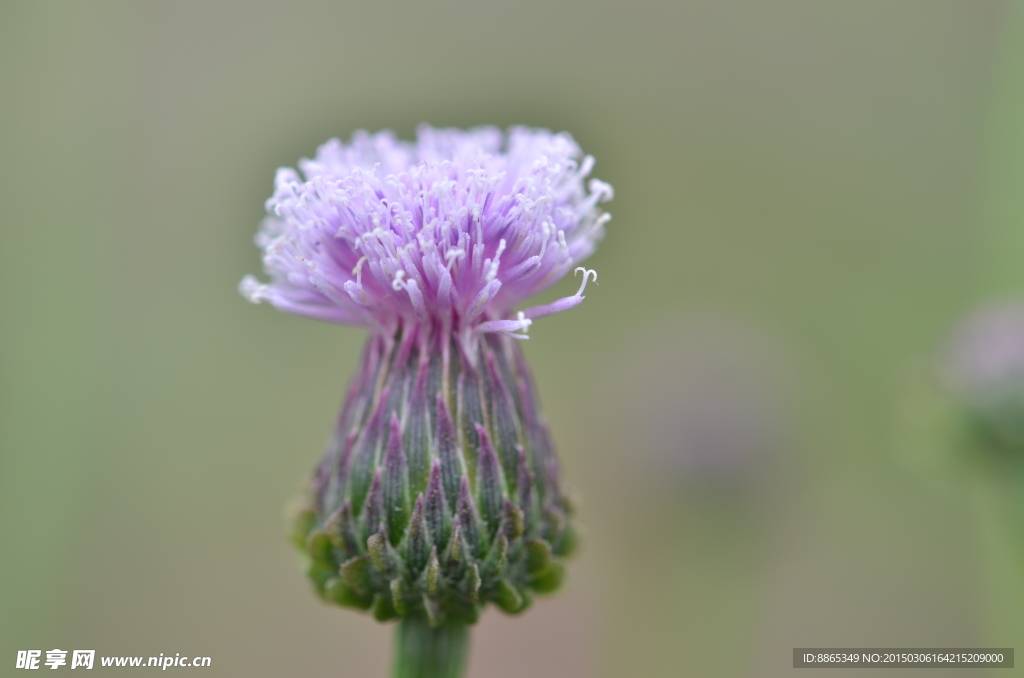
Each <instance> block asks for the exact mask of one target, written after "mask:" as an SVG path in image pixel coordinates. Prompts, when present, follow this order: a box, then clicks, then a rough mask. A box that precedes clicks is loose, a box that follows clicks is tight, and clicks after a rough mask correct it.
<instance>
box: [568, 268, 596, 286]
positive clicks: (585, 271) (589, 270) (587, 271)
mask: <svg viewBox="0 0 1024 678" xmlns="http://www.w3.org/2000/svg"><path fill="white" fill-rule="evenodd" d="M580 271H583V285H584V286H586V284H587V277H588V276H590V274H591V273H593V274H594V284H595V285H596V284H597V271H595V270H594V269H592V268H583V267H582V266H577V267H576V270H575V271H573V275H576V274H577V273H579V272H580ZM581 291H582V290H581Z"/></svg>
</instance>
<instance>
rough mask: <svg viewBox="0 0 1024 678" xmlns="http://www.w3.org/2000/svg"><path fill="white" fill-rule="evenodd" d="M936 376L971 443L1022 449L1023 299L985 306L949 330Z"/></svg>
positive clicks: (1005, 449)
mask: <svg viewBox="0 0 1024 678" xmlns="http://www.w3.org/2000/svg"><path fill="white" fill-rule="evenodd" d="M940 370H941V373H942V374H941V376H942V378H943V382H944V384H945V386H946V387H947V388H948V389H949V392H950V395H951V396H953V397H954V398H955V400H956V402H957V404H958V406H959V407H960V408H962V415H963V416H964V417H966V424H967V433H968V435H970V437H971V438H972V442H973V443H974V444H976V445H979V446H982V447H984V448H986V449H988V450H991V451H993V452H997V451H998V452H1011V453H1013V454H1014V456H1019V453H1020V452H1022V451H1024V301H1021V300H1010V301H1004V302H996V303H991V304H988V305H985V306H983V307H981V308H980V309H978V310H977V311H975V312H973V313H971V314H970V315H968V316H967V317H966V318H965V319H964V320H963V321H962V322H961V323H960V324H959V325H957V327H956V328H955V329H954V330H953V332H952V333H951V335H950V337H949V339H948V343H947V346H946V347H945V351H944V354H943V355H942V357H941V364H940Z"/></svg>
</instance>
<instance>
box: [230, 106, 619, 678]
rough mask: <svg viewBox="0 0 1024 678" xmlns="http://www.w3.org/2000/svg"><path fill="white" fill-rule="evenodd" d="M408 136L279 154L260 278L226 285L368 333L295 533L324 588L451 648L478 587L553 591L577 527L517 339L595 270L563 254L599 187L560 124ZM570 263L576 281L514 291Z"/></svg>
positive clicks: (510, 599)
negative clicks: (298, 157) (290, 159)
mask: <svg viewBox="0 0 1024 678" xmlns="http://www.w3.org/2000/svg"><path fill="white" fill-rule="evenodd" d="M418 137H419V139H418V141H417V142H416V143H408V142H403V141H399V140H397V139H396V138H395V137H394V135H393V134H392V133H390V132H380V133H378V134H375V135H369V134H366V133H365V132H359V133H356V135H355V136H354V137H353V139H352V142H351V143H349V144H347V145H346V144H342V143H341V142H340V141H338V140H337V139H333V140H331V141H328V142H327V143H326V144H324V145H323V146H321V147H320V149H319V150H318V151H317V154H316V157H315V158H314V159H313V160H302V161H300V162H299V168H300V170H301V172H302V175H301V176H300V174H299V173H298V172H296V171H295V170H292V169H281V170H278V173H277V179H276V182H275V190H274V195H273V197H272V198H270V200H268V201H267V213H268V216H267V218H266V219H265V220H264V222H263V227H262V229H261V230H260V233H259V234H258V235H257V237H256V244H257V245H258V246H259V247H260V248H261V249H262V250H263V265H264V269H265V271H266V272H267V273H268V274H269V275H270V282H269V283H267V284H261V283H260V282H258V281H257V280H256V279H255V278H253V277H251V276H247V277H246V278H245V279H244V280H242V283H241V285H240V290H241V292H242V294H243V295H245V297H246V298H248V299H249V300H250V301H252V302H254V303H258V302H261V301H264V300H266V301H269V302H270V303H271V304H272V305H273V306H275V307H276V308H278V309H279V310H282V311H288V312H290V313H297V314H300V315H305V316H309V317H311V318H317V319H319V320H328V321H331V322H337V323H343V324H350V325H361V326H363V327H366V328H368V329H369V330H370V337H369V338H368V340H367V344H366V349H365V351H364V354H363V361H362V366H361V367H360V369H359V370H358V371H357V373H356V375H355V376H354V378H353V379H352V382H351V383H350V386H349V390H348V395H347V397H346V399H345V403H344V405H343V407H342V409H341V412H340V413H339V415H338V419H337V422H336V424H335V428H334V434H333V436H332V438H331V440H330V442H329V443H328V445H327V450H326V451H325V454H324V456H323V459H322V460H321V462H320V464H319V465H318V467H317V469H316V470H315V471H314V472H313V474H312V478H311V480H310V485H309V488H308V493H307V496H306V497H305V499H304V500H303V503H302V506H301V508H300V510H298V511H297V513H296V517H295V521H294V523H293V533H292V537H293V540H294V542H295V544H296V546H298V547H299V549H300V550H301V551H302V553H303V554H304V555H305V556H306V560H307V563H306V564H307V574H308V575H309V577H310V580H311V581H312V583H313V586H314V589H315V590H316V592H317V593H318V594H319V595H320V596H321V597H322V598H323V599H325V600H328V601H331V602H334V603H337V604H339V605H343V606H347V607H355V608H358V609H363V610H372V614H373V615H374V617H375V618H376V619H378V620H380V621H386V620H389V619H394V618H396V617H397V618H401V619H402V620H403V622H402V624H403V626H401V627H400V628H401V629H404V630H400V632H399V637H400V638H404V637H406V635H408V634H412V636H416V634H418V633H421V632H422V633H425V634H428V635H429V633H434V632H435V631H434V630H432V629H448V630H447V631H444V633H445V634H448V636H446V637H448V638H449V640H446V641H445V642H443V643H441V642H439V644H438V647H448V646H453V647H454V645H452V643H453V642H454V641H451V642H449V641H450V639H451V638H455V637H463V636H462V635H459V634H463V633H464V627H465V625H468V624H472V623H474V622H475V621H476V620H477V618H478V616H479V613H480V611H481V610H482V609H483V608H484V607H485V606H486V605H487V604H489V603H492V602H493V603H494V604H496V605H497V606H498V607H499V608H501V609H502V610H504V611H506V612H508V613H510V614H516V613H519V612H521V611H523V610H525V609H526V608H527V607H528V606H529V605H530V601H531V600H532V597H533V595H534V594H543V593H549V592H552V591H554V590H555V589H557V588H558V587H559V586H560V584H561V582H562V577H563V573H564V566H563V563H562V560H563V559H564V558H566V557H568V556H569V555H570V554H571V553H572V551H573V550H574V548H575V545H576V543H577V533H576V529H575V527H574V525H573V505H572V502H571V501H570V499H569V496H568V492H566V491H565V488H564V485H563V483H562V482H561V474H560V468H559V464H558V459H557V457H556V455H555V452H554V446H553V445H552V441H551V436H550V433H549V431H548V426H547V423H546V422H545V420H544V418H543V416H542V415H541V413H540V408H539V406H538V402H537V398H536V395H535V393H536V391H535V387H534V384H533V380H532V377H531V375H530V371H529V369H528V367H527V365H526V361H525V359H524V356H523V354H522V351H521V350H520V347H519V344H518V343H517V342H516V341H513V340H512V339H525V338H526V331H527V330H528V328H529V326H530V324H531V322H532V321H533V319H535V318H540V317H543V316H545V315H551V314H552V313H558V312H560V311H564V310H567V309H569V308H572V307H573V306H576V305H577V304H579V303H580V302H581V301H582V300H583V292H584V290H585V289H586V286H587V283H588V281H590V280H591V279H593V280H594V281H596V280H597V273H596V272H594V271H593V270H590V269H585V268H583V267H581V266H577V264H579V263H580V262H581V261H583V260H584V259H585V258H586V257H588V256H589V255H590V254H591V253H592V252H593V251H594V248H595V246H596V244H597V241H598V240H599V239H600V237H601V235H602V232H603V227H604V224H605V223H606V222H607V221H608V219H609V216H608V215H607V214H605V213H603V212H602V211H601V210H600V209H599V208H598V203H600V202H602V201H604V200H609V199H610V198H611V197H612V189H611V186H609V185H608V184H605V183H603V182H601V181H598V180H596V179H591V180H590V181H589V184H585V179H586V177H587V176H588V175H589V174H590V170H591V168H592V167H593V164H594V160H593V158H591V157H590V156H584V155H583V154H582V152H581V151H580V148H579V146H577V145H576V142H575V141H573V139H572V137H570V136H569V135H568V134H564V133H562V134H552V133H551V132H548V131H546V130H534V129H527V128H522V127H519V128H513V129H511V130H509V131H508V132H507V133H504V134H503V133H502V132H501V131H500V130H498V129H495V128H493V127H481V128H478V129H474V130H469V131H461V130H451V129H449V130H435V129H433V128H430V127H426V126H424V127H421V128H420V129H419V132H418ZM303 177H305V179H303ZM574 269H575V272H576V273H577V274H580V273H582V279H581V281H580V287H579V290H578V291H577V292H576V294H574V295H572V296H569V297H564V298H562V299H559V300H557V301H555V302H553V303H551V304H548V305H546V306H537V307H533V308H528V309H526V310H521V311H517V310H516V309H517V307H518V305H519V304H520V303H521V302H522V301H524V300H525V299H526V298H527V297H530V296H532V295H533V294H536V293H537V292H540V291H541V290H543V289H545V288H547V287H549V286H551V285H552V284H554V283H555V282H557V281H558V280H559V279H561V278H562V277H563V276H564V275H565V274H566V273H568V272H569V271H572V270H574ZM425 629H426V630H425ZM459 629H463V630H459ZM428 630H429V631H428ZM410 637H411V636H410ZM417 637H418V636H417ZM409 642H410V643H412V644H414V645H416V644H417V643H418V642H419V641H416V642H413V641H409ZM459 642H460V643H462V641H459ZM400 644H401V643H400ZM456 645H458V643H456ZM463 645H464V643H463ZM463 645H459V646H460V647H462V646H463ZM417 646H419V645H417ZM417 661H418V660H417ZM453 661H454V660H453ZM417 675H419V674H417ZM438 675H440V674H438ZM445 675H449V674H448V673H446V674H445ZM451 675H454V673H452V674H451Z"/></svg>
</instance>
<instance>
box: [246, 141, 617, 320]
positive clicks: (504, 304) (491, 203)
mask: <svg viewBox="0 0 1024 678" xmlns="http://www.w3.org/2000/svg"><path fill="white" fill-rule="evenodd" d="M417 136H418V140H417V141H416V142H415V143H412V142H404V141H400V140H398V139H397V138H396V137H395V136H394V134H393V133H391V132H389V131H384V132H380V133H378V134H373V135H370V134H367V133H366V132H357V133H356V134H355V135H354V136H353V138H352V141H351V142H350V143H348V144H345V143H342V142H340V141H338V140H337V139H331V140H330V141H328V142H327V143H326V144H324V145H323V146H321V147H320V148H319V149H318V150H317V153H316V157H315V158H314V159H312V160H308V159H304V160H301V161H300V162H299V169H300V170H301V172H302V176H300V174H299V173H298V172H296V171H295V170H293V169H290V168H282V169H280V170H278V172H277V177H276V179H275V190H274V195H273V197H272V198H270V199H269V200H268V201H267V205H266V206H267V213H268V216H267V218H266V219H265V220H264V222H263V224H262V228H261V230H260V233H259V234H258V235H257V237H256V244H257V245H258V246H259V247H260V248H261V249H262V250H263V266H264V270H265V271H266V272H267V273H268V274H269V275H270V278H271V281H270V283H268V284H261V283H260V282H258V281H257V280H256V279H255V278H254V277H252V276H246V277H245V279H243V280H242V282H241V284H240V286H239V289H240V291H241V292H242V294H243V295H244V296H245V297H246V298H248V299H249V300H250V301H252V302H254V303H258V302H261V301H264V300H265V301H269V302H270V303H271V304H273V305H274V306H275V307H276V308H277V309H279V310H282V311H288V312H290V313H298V314H300V315H306V316H309V317H312V318H317V319H320V320H327V321H331V322H337V323H344V324H352V325H363V326H366V327H370V328H373V329H382V330H386V329H391V328H394V327H395V326H397V325H398V324H400V323H401V322H403V321H412V322H424V321H430V320H435V321H438V322H440V323H443V324H445V325H446V326H448V327H450V328H452V329H462V330H470V329H474V330H476V331H480V332H502V333H505V334H510V335H511V336H516V337H522V336H523V335H521V334H515V333H516V332H524V331H525V330H526V329H527V328H528V327H529V325H530V321H531V319H532V318H539V317H542V316H545V315H550V314H552V313H558V312H560V311H564V310H567V309H569V308H572V307H573V306H576V305H577V304H579V303H580V302H581V301H582V300H583V291H584V288H585V287H586V284H587V281H588V280H589V279H591V278H593V279H594V280H595V281H596V279H597V274H596V273H595V272H594V271H592V270H586V269H577V271H576V272H577V273H579V272H580V271H581V270H582V273H583V279H582V284H581V286H580V288H579V291H578V292H577V293H576V294H574V295H572V296H570V297H565V298H563V299H559V300H558V301H556V302H554V303H552V304H549V305H547V306H540V307H534V308H530V309H526V310H525V311H519V312H518V313H515V312H514V309H515V307H516V306H517V305H518V304H519V303H520V302H522V301H523V300H525V299H526V298H528V297H530V296H532V295H534V294H536V293H537V292H540V291H541V290H543V289H545V288H547V287H549V286H550V285H552V284H553V283H555V282H556V281H558V280H559V279H561V278H562V277H563V276H564V275H565V274H566V273H568V272H569V271H571V270H573V268H574V267H575V266H576V265H577V264H578V263H580V262H581V261H583V260H584V259H586V258H587V257H588V256H589V255H590V254H591V253H592V252H593V251H594V249H595V247H596V244H597V241H598V240H599V239H600V238H601V236H602V234H603V227H604V224H605V223H606V222H607V221H608V219H610V216H609V215H608V214H606V213H604V212H602V211H601V209H600V208H599V207H598V203H600V202H604V201H606V200H610V199H611V197H612V188H611V186H609V185H608V184H606V183H604V182H601V181H598V180H597V179H591V180H590V182H589V184H588V185H587V186H586V187H585V186H584V180H585V178H586V177H587V176H588V175H589V174H590V170H591V168H592V167H593V164H594V160H593V158H592V157H590V156H583V154H582V152H581V151H580V148H579V146H578V145H577V144H576V142H575V141H574V140H573V139H572V137H571V136H569V135H568V134H566V133H561V134H552V133H551V132H549V131H547V130H537V129H528V128H524V127H516V128H512V129H510V130H509V131H508V133H507V134H503V133H502V132H501V130H499V129H497V128H494V127H480V128H476V129H472V130H468V131H463V130H457V129H434V128H431V127H428V126H421V127H420V128H419V130H418V133H417ZM303 176H304V177H305V180H303ZM588 189H589V190H588Z"/></svg>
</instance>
